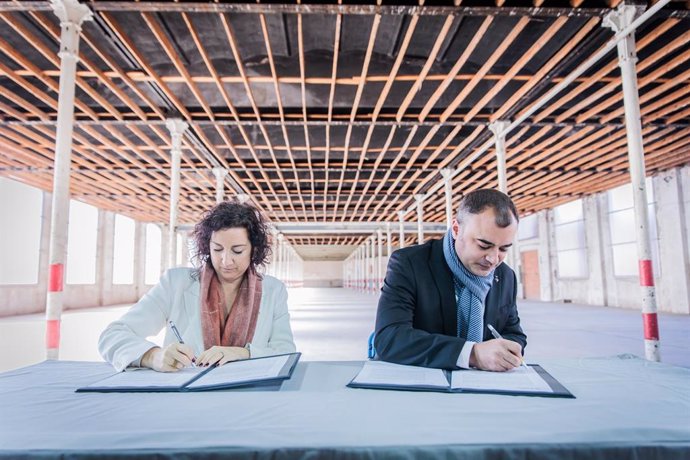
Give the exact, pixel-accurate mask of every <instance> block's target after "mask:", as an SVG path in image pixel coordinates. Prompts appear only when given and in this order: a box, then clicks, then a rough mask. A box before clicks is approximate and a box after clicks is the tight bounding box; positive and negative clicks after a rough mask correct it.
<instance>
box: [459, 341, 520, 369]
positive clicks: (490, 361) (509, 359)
mask: <svg viewBox="0 0 690 460" xmlns="http://www.w3.org/2000/svg"><path fill="white" fill-rule="evenodd" d="M520 364H522V347H521V346H520V344H519V343H517V342H513V341H512V340H506V339H493V340H488V341H486V342H482V343H475V344H474V346H473V347H472V353H471V354H470V366H472V367H475V368H477V369H481V370H484V371H497V372H503V371H509V370H511V369H513V368H515V367H518V366H519V365H520Z"/></svg>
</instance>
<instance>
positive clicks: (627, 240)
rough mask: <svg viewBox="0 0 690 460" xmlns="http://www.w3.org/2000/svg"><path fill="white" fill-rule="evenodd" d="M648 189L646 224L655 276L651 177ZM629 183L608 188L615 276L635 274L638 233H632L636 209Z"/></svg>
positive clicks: (656, 251) (656, 248) (656, 256)
mask: <svg viewBox="0 0 690 460" xmlns="http://www.w3.org/2000/svg"><path fill="white" fill-rule="evenodd" d="M646 188H647V218H648V221H647V224H648V228H649V236H650V239H651V246H652V266H653V269H654V275H655V276H659V275H660V271H659V270H660V267H659V237H658V236H657V228H656V206H655V201H654V189H653V187H652V181H651V179H650V178H647V180H646ZM632 192H633V191H632V185H631V184H625V185H622V186H620V187H617V188H614V189H612V190H609V191H608V201H609V230H610V234H611V250H612V252H613V274H614V275H615V276H638V275H639V270H638V267H639V264H638V255H637V239H636V238H637V233H636V232H635V228H636V227H637V226H636V225H635V209H634V203H633V193H632Z"/></svg>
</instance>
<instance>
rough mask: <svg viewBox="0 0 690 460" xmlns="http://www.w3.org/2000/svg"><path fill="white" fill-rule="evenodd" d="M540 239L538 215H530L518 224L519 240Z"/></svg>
mask: <svg viewBox="0 0 690 460" xmlns="http://www.w3.org/2000/svg"><path fill="white" fill-rule="evenodd" d="M538 237H539V219H538V218H537V215H536V214H530V215H529V216H527V217H523V218H522V219H520V223H519V224H518V240H520V241H522V240H531V239H532V238H538Z"/></svg>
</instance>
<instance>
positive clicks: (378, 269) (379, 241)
mask: <svg viewBox="0 0 690 460" xmlns="http://www.w3.org/2000/svg"><path fill="white" fill-rule="evenodd" d="M376 243H377V246H378V248H377V252H378V254H377V257H376V284H374V286H375V289H374V292H376V291H378V290H379V289H381V284H382V281H383V269H382V267H381V263H382V262H383V232H382V231H381V229H378V230H376Z"/></svg>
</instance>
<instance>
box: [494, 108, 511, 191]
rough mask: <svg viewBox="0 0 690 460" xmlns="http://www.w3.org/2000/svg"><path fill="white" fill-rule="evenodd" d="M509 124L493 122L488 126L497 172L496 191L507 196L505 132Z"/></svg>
mask: <svg viewBox="0 0 690 460" xmlns="http://www.w3.org/2000/svg"><path fill="white" fill-rule="evenodd" d="M509 124H510V123H508V122H507V121H495V122H493V123H491V124H490V125H489V129H490V130H491V131H492V132H493V133H494V143H495V147H496V169H497V171H498V189H499V190H500V191H501V192H503V193H505V194H506V195H507V194H508V179H507V176H506V136H505V130H506V128H507V127H508V125H509Z"/></svg>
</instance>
